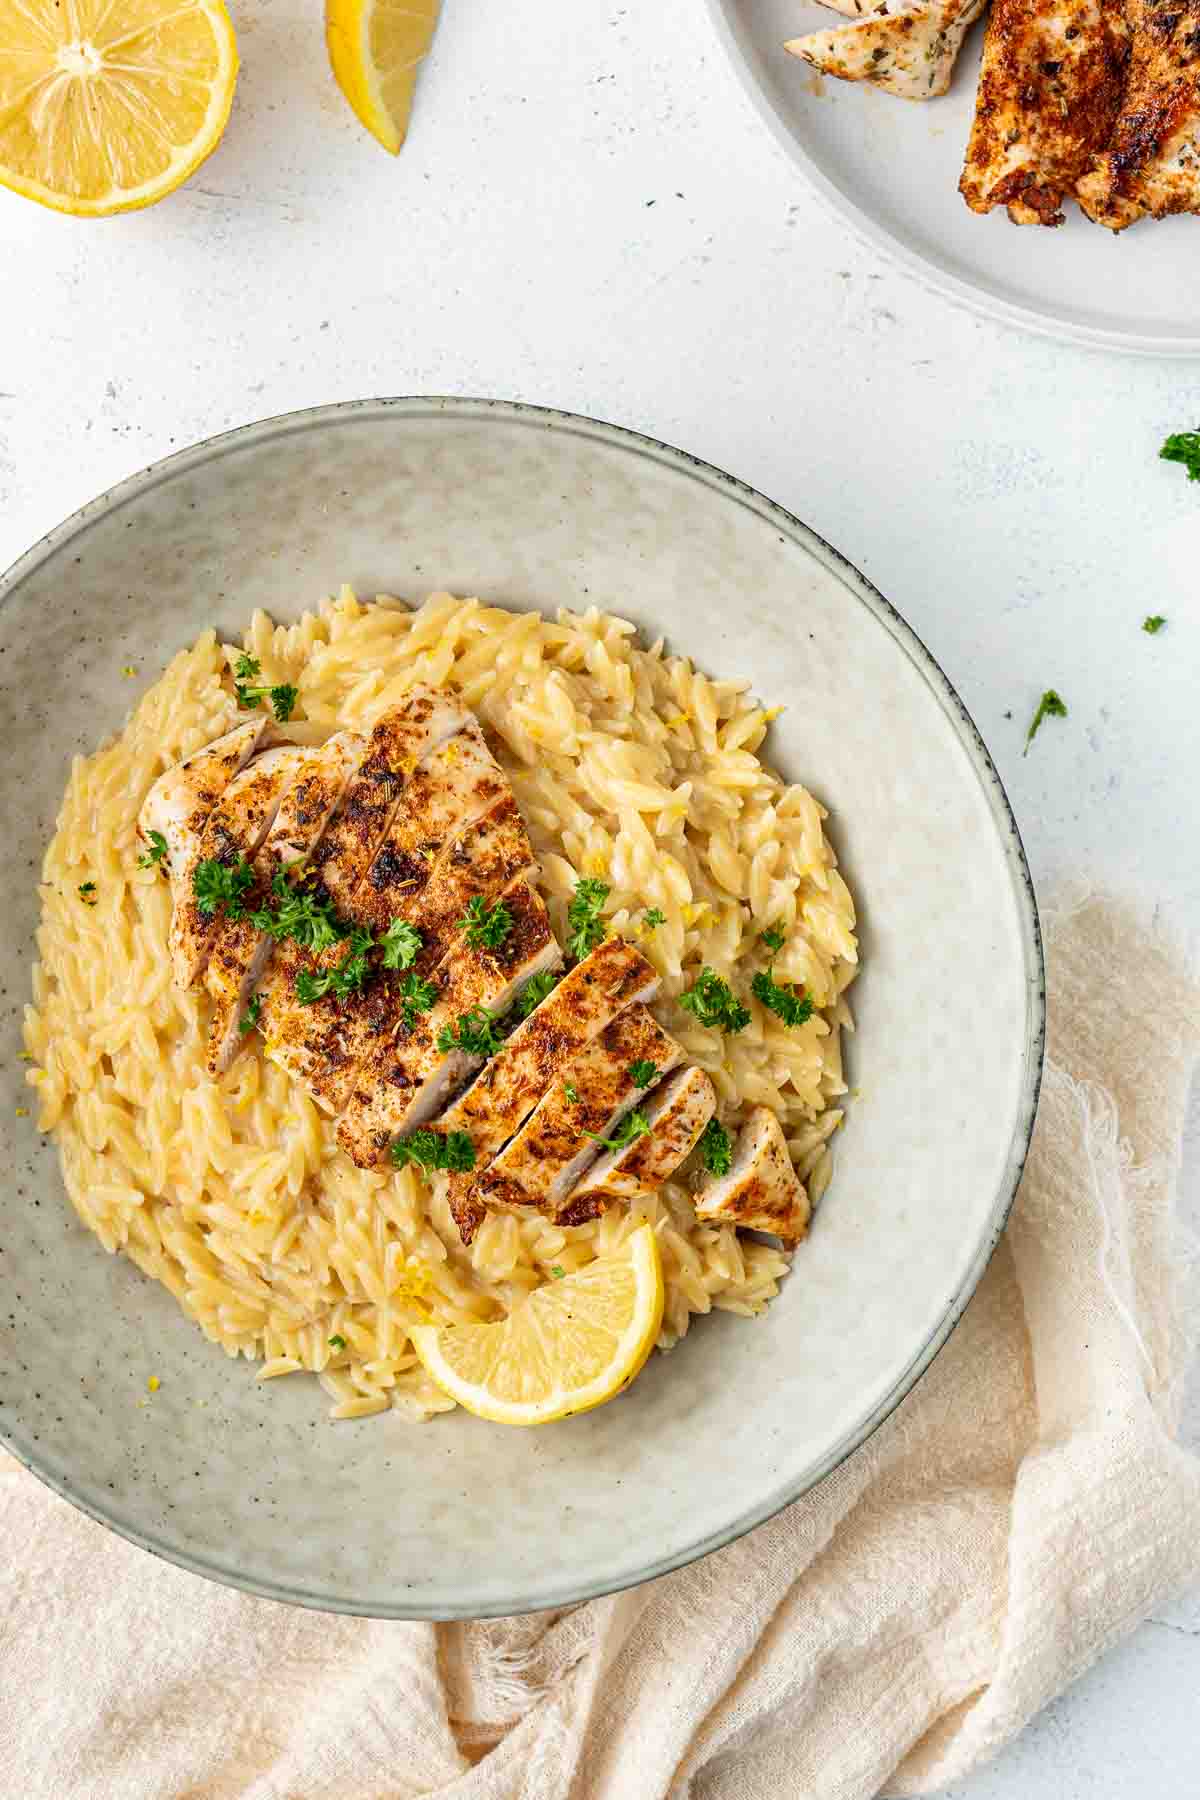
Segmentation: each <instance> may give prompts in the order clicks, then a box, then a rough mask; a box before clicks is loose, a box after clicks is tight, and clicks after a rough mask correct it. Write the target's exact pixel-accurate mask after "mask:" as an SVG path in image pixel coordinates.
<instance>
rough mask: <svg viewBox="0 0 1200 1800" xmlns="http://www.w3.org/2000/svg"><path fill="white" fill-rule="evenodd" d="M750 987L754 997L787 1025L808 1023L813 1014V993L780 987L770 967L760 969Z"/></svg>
mask: <svg viewBox="0 0 1200 1800" xmlns="http://www.w3.org/2000/svg"><path fill="white" fill-rule="evenodd" d="M772 967H774V965H773V964H772ZM750 989H751V992H752V993H753V995H754V998H755V999H756V1000H761V1001H762V1003H763V1005H764V1006H765V1007H766V1008H767V1010H768V1012H773V1013H774V1014H775V1015H776V1017H777V1018H780V1019H782V1020H783V1022H784V1024H785V1025H792V1026H795V1025H806V1024H807V1023H808V1021H809V1019H811V1018H812V1016H813V1003H812V996H811V994H806V993H805V992H804V990H803V989H800V990H799V991H797V990H796V989H795V988H794V987H780V985H779V983H778V982H777V981H776V980H775V979H774V977H773V976H772V973H771V970H770V969H760V970H759V972H758V974H757V975H756V976H755V977H754V979H753V981H752V982H751V983H750Z"/></svg>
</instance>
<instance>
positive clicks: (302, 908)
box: [250, 869, 350, 950]
mask: <svg viewBox="0 0 1200 1800" xmlns="http://www.w3.org/2000/svg"><path fill="white" fill-rule="evenodd" d="M271 891H272V893H273V894H274V896H275V898H276V899H277V900H278V901H279V903H280V904H279V908H278V910H277V911H275V912H272V911H271V909H270V907H260V908H259V909H258V911H257V912H252V913H251V914H250V923H251V924H252V925H253V926H254V927H255V929H256V930H258V931H265V932H268V933H269V934H270V936H271V937H273V938H275V939H276V940H277V941H281V940H282V939H284V938H292V939H293V940H294V941H295V942H296V943H297V944H299V945H300V947H301V949H302V950H328V949H329V948H330V946H331V945H333V944H336V943H338V941H339V940H340V939H341V938H344V937H346V936H347V935H348V934H349V930H350V927H349V926H347V925H343V923H342V921H341V920H340V919H339V918H338V916H337V913H336V912H335V911H334V908H333V902H332V900H314V899H313V897H312V895H311V894H302V893H301V892H300V890H299V889H298V888H296V887H293V886H292V884H291V883H290V882H289V880H288V878H287V873H286V871H285V870H283V869H279V870H277V871H276V874H275V878H274V880H273V881H272V883H271Z"/></svg>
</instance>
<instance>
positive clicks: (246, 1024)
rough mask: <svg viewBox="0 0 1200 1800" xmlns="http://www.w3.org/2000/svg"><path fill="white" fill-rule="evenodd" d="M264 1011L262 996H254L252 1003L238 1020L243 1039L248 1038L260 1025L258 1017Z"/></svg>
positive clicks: (252, 996)
mask: <svg viewBox="0 0 1200 1800" xmlns="http://www.w3.org/2000/svg"><path fill="white" fill-rule="evenodd" d="M261 1011H262V995H261V994H252V995H251V996H250V1003H249V1005H248V1006H247V1008H246V1010H245V1012H244V1013H243V1014H242V1016H241V1018H240V1019H239V1020H238V1030H239V1032H240V1033H241V1035H242V1036H243V1037H248V1036H249V1034H250V1032H252V1031H253V1030H254V1028H255V1026H256V1025H257V1024H258V1015H259V1013H260V1012H261Z"/></svg>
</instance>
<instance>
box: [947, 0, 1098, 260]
mask: <svg viewBox="0 0 1200 1800" xmlns="http://www.w3.org/2000/svg"><path fill="white" fill-rule="evenodd" d="M1128 54H1129V28H1128V25H1127V24H1126V19H1125V13H1124V11H1123V9H1122V8H1121V7H1120V6H1116V5H1113V4H1111V0H993V5H992V11H991V17H990V18H989V20H988V27H987V35H986V37H985V38H984V43H983V66H982V68H981V71H980V77H979V92H978V95H977V97H976V101H975V121H974V124H973V126H972V128H971V137H970V141H969V143H968V145H967V154H966V160H965V162H964V165H963V172H962V177H961V179H960V181H959V184H958V186H959V192H960V193H961V194H962V197H963V199H964V200H965V201H966V203H967V205H968V206H969V207H970V208H971V210H972V212H977V213H986V212H990V211H991V209H992V208H993V207H995V206H1006V207H1007V208H1008V216H1009V218H1010V219H1011V220H1012V221H1013V223H1014V224H1015V225H1060V224H1061V223H1062V219H1063V214H1062V210H1061V208H1062V202H1063V197H1064V195H1069V194H1071V193H1073V192H1074V190H1075V185H1076V182H1077V181H1078V179H1079V177H1080V175H1082V173H1083V172H1084V170H1085V169H1086V168H1087V167H1088V165H1089V163H1090V161H1091V159H1092V157H1093V155H1094V153H1095V152H1096V151H1097V150H1099V149H1100V148H1101V147H1102V146H1103V145H1104V144H1106V143H1107V142H1108V140H1109V136H1110V133H1111V131H1112V125H1113V121H1114V119H1115V118H1116V116H1117V111H1118V108H1119V107H1120V104H1121V92H1122V88H1123V85H1124V80H1125V65H1126V61H1127V58H1128Z"/></svg>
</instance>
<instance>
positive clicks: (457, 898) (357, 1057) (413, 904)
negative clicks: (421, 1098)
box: [263, 732, 534, 1138]
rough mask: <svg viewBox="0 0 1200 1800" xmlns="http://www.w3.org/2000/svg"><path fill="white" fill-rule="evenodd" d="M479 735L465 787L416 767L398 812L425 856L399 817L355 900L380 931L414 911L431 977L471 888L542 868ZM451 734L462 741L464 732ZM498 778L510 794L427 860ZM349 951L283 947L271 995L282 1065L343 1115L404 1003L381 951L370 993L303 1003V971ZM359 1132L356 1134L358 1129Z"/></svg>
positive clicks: (463, 759)
mask: <svg viewBox="0 0 1200 1800" xmlns="http://www.w3.org/2000/svg"><path fill="white" fill-rule="evenodd" d="M478 736H479V746H477V745H475V744H474V743H473V742H472V741H471V734H470V733H469V732H464V733H462V734H461V737H462V738H463V739H464V740H466V742H465V743H464V744H463V745H462V747H461V748H460V752H459V757H458V759H457V761H452V764H451V768H452V769H454V768H459V767H462V768H463V769H464V770H465V772H466V776H467V777H468V779H467V780H466V785H463V784H461V783H460V782H459V781H458V779H457V777H456V776H451V775H446V774H445V771H443V775H444V776H445V778H444V779H443V778H442V777H439V778H438V779H437V780H435V781H433V782H428V781H424V780H423V779H421V776H422V769H418V770H417V772H416V773H415V774H414V776H413V779H412V781H411V782H410V784H409V790H410V791H411V794H412V804H411V805H409V804H407V803H406V802H402V803H401V809H400V810H401V812H402V813H403V814H404V816H405V819H406V820H407V827H406V829H407V831H408V840H407V841H408V842H409V844H410V845H416V844H418V843H419V845H420V848H421V851H422V854H421V856H420V857H419V858H416V859H414V861H413V862H412V863H407V862H402V861H401V860H400V858H401V852H400V850H399V848H398V845H399V844H400V842H401V836H400V833H399V830H398V820H397V821H394V822H393V829H392V830H389V833H388V840H387V841H388V842H389V843H391V844H392V845H393V847H396V857H395V858H394V859H392V858H389V867H390V872H388V873H385V874H380V875H379V876H378V880H377V882H376V885H375V886H374V887H372V885H371V884H372V874H374V873H377V872H378V865H379V863H380V857H382V856H385V855H387V849H386V845H385V848H384V850H382V851H381V853H380V857H376V858H375V862H374V863H373V864H372V869H371V871H369V872H368V874H367V877H366V879H365V880H364V881H363V882H361V883H360V884H359V887H358V888H357V890H356V892H355V894H354V895H353V896H352V898H351V900H350V903H349V916H350V917H351V918H352V919H353V920H354V921H355V922H356V923H357V924H359V925H362V926H364V927H370V928H372V929H375V930H376V931H377V932H378V933H379V934H380V935H381V934H382V933H383V932H384V931H385V930H386V929H387V926H388V925H389V924H390V923H391V922H392V920H393V919H397V918H398V919H406V920H407V921H408V922H409V923H411V924H414V925H416V926H417V927H418V929H420V930H421V932H422V934H423V936H424V938H425V945H424V949H423V951H422V953H421V956H420V958H419V961H418V963H417V965H416V966H415V967H414V968H413V969H412V970H411V971H409V972H410V973H413V974H417V975H420V976H422V977H428V976H429V975H430V974H431V973H432V972H433V971H434V970H435V969H436V968H437V966H438V964H439V963H440V962H441V961H442V959H443V957H444V956H445V954H446V952H447V950H448V949H449V947H450V942H449V940H450V936H451V935H452V933H453V927H454V925H455V923H456V922H457V920H458V919H459V918H460V917H461V916H462V914H463V912H464V910H465V908H466V904H467V900H468V898H469V897H470V895H471V894H472V893H482V894H483V895H484V896H485V897H486V898H487V899H489V900H490V899H492V898H493V896H494V895H495V893H496V892H497V891H499V890H502V889H503V888H504V887H506V886H509V885H511V883H512V881H513V878H514V877H515V876H517V875H519V874H521V873H523V872H527V871H529V870H530V869H531V868H532V867H533V866H534V860H533V850H532V848H531V846H530V843H529V838H528V836H527V835H526V832H525V827H524V825H523V824H522V822H521V818H520V814H519V813H518V812H517V808H516V802H515V801H514V800H513V798H512V796H511V794H509V793H508V784H507V782H506V781H505V780H504V777H503V775H502V774H501V772H500V769H499V767H498V765H495V764H492V770H491V772H489V770H488V769H487V767H486V766H485V765H484V763H483V761H482V759H481V758H480V757H479V755H478V749H479V747H480V746H482V748H483V752H484V755H488V752H487V750H486V746H483V745H482V734H478ZM452 741H453V742H455V743H458V742H459V738H455V739H453V740H452ZM436 754H437V753H436V752H435V753H434V755H435V756H436ZM430 760H432V759H430ZM489 762H490V756H489ZM423 767H424V765H422V768H423ZM497 784H498V785H499V786H500V787H501V788H502V789H503V794H502V798H501V799H500V800H499V801H493V804H492V807H491V810H490V811H489V812H488V813H486V814H485V815H484V817H483V818H482V819H480V818H478V817H477V818H476V819H475V822H474V823H473V824H470V825H468V826H467V827H466V828H465V830H463V831H461V832H460V833H459V834H458V836H457V837H454V838H452V839H451V841H450V843H449V844H447V845H446V846H445V848H444V849H443V851H442V855H441V857H440V858H438V860H436V861H435V862H433V864H432V865H430V864H428V863H427V862H426V861H425V853H428V855H430V856H436V853H437V851H438V849H439V847H440V845H441V837H442V834H444V833H445V832H446V831H447V830H448V829H449V828H450V827H451V825H452V823H453V822H454V821H455V812H456V810H457V814H458V816H461V815H462V814H463V813H466V814H467V815H468V817H469V816H470V814H471V813H472V812H473V811H475V810H476V809H477V808H478V807H479V806H480V805H481V804H482V803H483V801H484V800H485V799H488V798H490V797H491V796H492V794H493V791H494V789H495V787H496V786H497ZM351 785H353V784H351ZM339 816H340V815H339ZM337 824H338V820H337V819H336V818H335V820H334V824H333V826H332V828H331V830H332V831H336V830H337ZM327 835H328V834H327ZM405 854H407V853H405ZM324 855H325V846H324V842H322V844H321V845H320V846H319V847H318V850H317V852H316V855H315V857H314V858H313V859H312V860H313V864H314V866H315V865H321V866H327V865H325V864H324V861H323V859H324ZM443 865H444V866H443ZM404 867H407V868H416V869H418V870H419V873H418V874H417V875H414V876H413V877H412V881H411V886H410V885H408V878H407V877H401V875H400V873H399V871H400V869H401V868H404ZM425 876H428V880H425V879H424V877H425ZM345 955H346V947H345V945H343V944H337V945H334V946H333V948H332V949H330V950H327V951H324V952H322V953H321V954H319V955H316V956H314V955H313V954H312V953H311V952H310V951H307V950H301V949H300V948H299V947H298V946H297V945H295V944H284V945H280V946H279V947H278V949H277V950H276V952H275V956H274V961H273V964H272V969H271V976H270V980H269V982H268V984H267V988H266V992H265V995H264V1002H263V1006H264V1012H263V1023H264V1027H265V1030H266V1035H267V1041H268V1045H269V1053H270V1054H271V1055H272V1057H273V1058H274V1060H275V1061H276V1062H278V1063H279V1065H280V1067H281V1068H284V1069H286V1070H287V1072H288V1073H289V1074H291V1075H292V1076H293V1077H294V1078H295V1079H296V1080H299V1081H303V1082H305V1083H306V1084H307V1086H308V1087H309V1088H310V1089H311V1090H312V1092H313V1094H314V1095H315V1096H316V1098H317V1100H318V1102H319V1104H320V1105H321V1106H323V1107H324V1108H326V1110H327V1111H330V1112H335V1113H337V1112H341V1110H342V1108H343V1107H344V1106H346V1105H347V1104H348V1102H349V1100H350V1094H351V1089H352V1086H353V1080H354V1074H355V1071H356V1069H357V1068H358V1066H359V1064H360V1063H362V1062H364V1061H365V1060H366V1059H367V1057H369V1056H370V1055H372V1054H373V1053H374V1052H375V1051H376V1050H377V1049H379V1048H380V1045H381V1043H382V1042H386V1041H387V1040H388V1039H389V1038H390V1037H391V1036H392V1033H393V1031H394V1030H395V1027H396V1023H397V1017H398V1008H399V1003H400V1002H399V995H398V991H397V989H398V984H397V982H393V981H391V980H387V981H384V980H382V979H381V970H380V963H381V959H380V958H379V957H378V956H377V955H376V956H374V957H373V958H372V979H371V981H370V983H369V985H368V987H367V988H366V990H365V991H364V992H362V993H358V994H352V995H350V996H349V997H348V998H346V999H339V998H338V997H337V996H336V995H335V994H326V995H325V996H323V997H322V998H321V999H319V1000H315V1001H312V1002H311V1003H308V1004H305V1003H303V1002H301V1000H300V999H299V998H298V996H297V993H296V980H297V977H298V976H299V975H300V974H301V972H302V971H304V970H308V971H309V972H311V973H320V972H321V971H323V970H326V969H329V968H333V967H336V966H337V964H339V963H340V962H341V961H342V959H343V958H344V956H345ZM470 1004H472V1003H471V1002H468V1005H470ZM480 1004H485V1005H486V1004H489V1002H487V1001H484V1002H480ZM462 1010H466V1008H463V1009H462ZM355 1135H356V1138H357V1136H358V1134H357V1132H356V1134H355Z"/></svg>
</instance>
